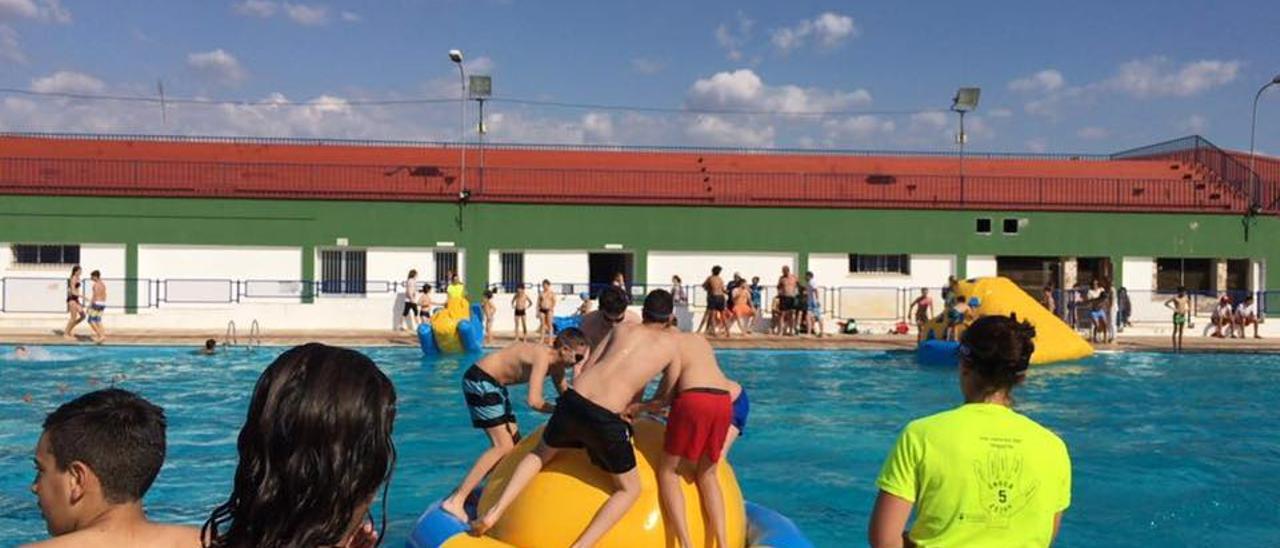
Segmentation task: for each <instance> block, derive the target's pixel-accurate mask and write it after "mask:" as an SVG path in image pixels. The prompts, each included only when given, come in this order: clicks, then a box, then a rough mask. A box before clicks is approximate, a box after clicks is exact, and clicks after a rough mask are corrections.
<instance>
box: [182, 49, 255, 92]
mask: <svg viewBox="0 0 1280 548" xmlns="http://www.w3.org/2000/svg"><path fill="white" fill-rule="evenodd" d="M187 66H188V67H191V69H193V70H195V71H196V72H198V73H200V74H202V75H204V76H206V77H209V78H212V79H213V80H215V81H217V82H219V83H222V84H228V85H230V84H236V83H239V82H240V81H242V80H244V79H245V77H246V76H247V73H246V71H245V70H244V67H242V66H241V65H240V61H239V60H237V59H236V58H235V56H234V55H231V54H230V53H227V52H226V51H225V50H223V49H215V50H213V51H205V52H200V53H190V54H188V55H187Z"/></svg>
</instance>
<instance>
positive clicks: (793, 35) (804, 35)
mask: <svg viewBox="0 0 1280 548" xmlns="http://www.w3.org/2000/svg"><path fill="white" fill-rule="evenodd" d="M858 32H859V31H858V27H857V26H855V25H854V22H853V18H852V17H849V16H847V15H840V14H838V13H832V12H826V13H823V14H821V15H819V16H818V17H816V18H814V19H812V20H804V21H801V22H799V23H796V24H795V25H792V26H790V27H783V28H779V29H774V30H773V32H771V33H770V38H769V41H770V42H772V43H773V45H774V47H776V48H777V49H779V50H781V51H782V53H790V52H792V51H794V50H797V49H800V48H801V47H804V45H805V44H806V43H807V42H808V41H809V39H810V38H813V39H815V40H816V41H817V43H818V46H819V47H821V48H823V49H831V48H834V47H836V46H839V45H840V44H841V43H843V42H844V41H845V40H848V39H849V38H853V37H856V36H858Z"/></svg>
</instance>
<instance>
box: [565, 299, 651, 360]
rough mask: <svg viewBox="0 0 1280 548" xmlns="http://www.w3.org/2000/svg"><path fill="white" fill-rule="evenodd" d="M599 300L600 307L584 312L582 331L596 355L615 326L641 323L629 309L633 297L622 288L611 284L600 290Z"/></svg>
mask: <svg viewBox="0 0 1280 548" xmlns="http://www.w3.org/2000/svg"><path fill="white" fill-rule="evenodd" d="M599 301H600V308H599V309H598V310H595V311H592V312H588V313H586V314H584V315H583V316H582V324H581V325H582V333H583V334H585V335H586V336H587V342H588V343H590V344H591V350H592V351H593V352H592V354H595V355H599V353H597V352H594V351H595V350H597V349H598V348H599V347H600V343H601V342H603V341H604V338H605V337H606V336H607V335H608V334H609V332H610V331H613V328H614V326H616V325H619V324H638V323H640V318H639V317H638V316H636V314H635V313H634V312H630V311H628V310H627V305H629V304H631V299H630V297H628V296H627V292H626V291H625V290H623V289H622V288H620V287H616V286H612V285H611V286H609V287H606V288H604V289H602V290H600V296H599ZM575 373H576V371H575Z"/></svg>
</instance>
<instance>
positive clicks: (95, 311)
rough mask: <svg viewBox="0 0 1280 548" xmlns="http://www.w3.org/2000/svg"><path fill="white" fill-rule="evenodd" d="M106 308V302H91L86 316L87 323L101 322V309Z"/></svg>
mask: <svg viewBox="0 0 1280 548" xmlns="http://www.w3.org/2000/svg"><path fill="white" fill-rule="evenodd" d="M106 309H107V305H106V303H93V304H91V305H89V312H88V314H86V316H88V322H89V323H102V311H103V310H106Z"/></svg>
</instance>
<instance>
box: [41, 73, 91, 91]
mask: <svg viewBox="0 0 1280 548" xmlns="http://www.w3.org/2000/svg"><path fill="white" fill-rule="evenodd" d="M104 89H106V85H105V84H103V82H102V80H99V79H97V78H94V77H92V76H89V75H88V74H84V73H80V72H73V71H69V70H60V71H58V72H55V73H53V74H50V75H48V76H45V77H42V78H36V79H34V80H32V81H31V91H35V92H39V93H100V92H102V90H104Z"/></svg>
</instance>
